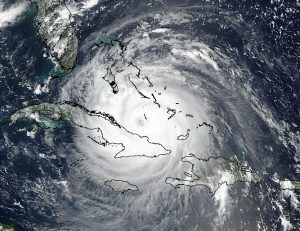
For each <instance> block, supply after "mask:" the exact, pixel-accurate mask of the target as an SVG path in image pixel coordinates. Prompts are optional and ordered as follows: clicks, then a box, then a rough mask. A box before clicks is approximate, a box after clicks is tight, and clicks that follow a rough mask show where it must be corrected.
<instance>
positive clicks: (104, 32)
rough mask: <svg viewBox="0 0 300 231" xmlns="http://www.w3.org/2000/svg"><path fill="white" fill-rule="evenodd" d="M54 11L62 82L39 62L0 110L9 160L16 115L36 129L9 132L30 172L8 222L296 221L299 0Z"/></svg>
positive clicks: (148, 225) (72, 5) (159, 224)
mask: <svg viewBox="0 0 300 231" xmlns="http://www.w3.org/2000/svg"><path fill="white" fill-rule="evenodd" d="M13 6H14V5H13ZM64 7H66V8H67V9H68V12H69V13H68V14H70V15H71V16H72V20H74V23H73V22H72V23H70V25H72V26H73V27H74V28H76V30H75V29H74V30H75V31H76V35H77V37H78V41H79V43H78V56H77V61H76V66H75V67H74V68H73V69H72V70H70V71H68V72H67V73H65V75H64V77H63V78H59V77H60V76H59V75H57V72H55V74H53V72H51V71H50V75H51V73H52V74H53V75H52V76H51V77H49V78H47V80H45V78H44V79H43V80H42V81H40V83H39V84H37V83H32V82H29V83H28V85H29V86H30V87H28V88H29V89H30V92H31V95H32V93H36V94H35V95H34V96H33V99H32V100H28V101H26V102H23V101H21V102H22V103H20V104H19V105H17V106H14V107H13V109H14V110H11V109H10V108H6V109H5V110H6V111H5V110H3V114H5V113H6V114H9V113H10V125H11V126H9V127H3V130H4V132H3V134H4V135H3V140H4V141H3V147H4V148H3V149H1V152H4V150H5V151H8V152H10V153H14V154H11V155H12V157H11V158H12V159H14V158H15V159H18V158H17V157H16V156H18V155H20V154H18V153H20V152H22V151H20V150H19V149H18V148H13V146H14V145H13V143H14V142H15V141H13V140H14V139H17V137H15V136H17V135H15V133H14V132H12V131H14V130H17V129H19V128H18V126H20V125H19V124H18V122H19V121H22V122H24V121H27V123H28V120H29V121H31V122H32V121H33V124H35V126H36V127H38V128H36V127H34V128H35V129H32V125H30V126H31V127H30V129H28V128H26V129H27V131H26V129H25V131H26V134H27V136H28V140H29V141H26V142H29V143H26V142H25V141H20V142H21V144H22V145H24V146H25V147H26V148H25V150H26V152H28V153H29V154H28V158H29V159H28V162H30V163H31V162H35V163H37V164H36V166H35V167H34V168H36V172H38V174H40V175H39V177H33V176H34V174H35V173H31V172H29V173H27V175H28V176H31V177H32V178H33V179H31V180H29V178H28V179H27V178H25V180H24V183H23V186H22V187H21V188H22V192H23V194H24V197H23V199H20V200H21V201H22V202H21V204H23V205H24V207H25V208H26V211H24V213H23V212H22V213H21V214H22V216H24V220H23V223H18V218H17V217H16V218H14V221H15V222H16V224H20V225H21V226H22V227H27V228H25V230H49V229H53V230H102V229H103V230H269V229H270V230H276V229H282V230H293V229H295V230H296V229H298V228H299V227H298V226H299V222H298V220H299V216H300V213H299V211H300V210H299V205H300V203H299V188H300V186H299V185H300V183H299V179H300V175H299V174H300V165H299V158H300V156H299V151H300V149H299V148H300V147H299V144H300V140H299V137H300V134H299V121H300V119H299V117H300V115H299V106H300V105H299V88H300V83H299V57H298V56H299V55H298V53H299V25H300V23H297V22H299V7H300V6H299V2H298V1H289V2H285V1H280V0H278V1H270V2H269V1H268V2H266V1H257V2H254V1H216V2H214V1H94V0H92V1H84V2H80V1H67V2H66V3H65V5H64ZM8 9H9V8H8ZM0 15H1V13H0ZM0 25H1V20H0ZM72 31H73V29H72ZM6 43H7V42H6ZM25 44H26V43H24V46H26V45H25ZM7 49H9V48H7ZM41 49H42V48H41ZM45 52H46V53H47V51H45ZM44 56H45V57H44V58H47V55H46V54H45V55H44ZM15 59H16V58H15V57H13V58H12V60H13V61H12V62H16V60H15ZM49 60H51V62H56V61H55V60H53V59H48V61H49ZM34 64H36V65H38V62H37V61H35V60H31V62H30V64H28V65H34ZM44 65H45V64H44ZM50 69H51V68H50ZM52 69H59V68H58V64H57V63H56V66H55V67H53V66H52ZM56 71H57V70H56ZM0 73H2V72H1V71H0ZM36 75H39V74H36ZM29 76H30V74H29ZM47 77H48V76H47ZM46 95H47V96H46ZM5 97H7V99H10V98H9V97H12V95H10V93H8V94H7V96H5ZM23 98H25V97H23ZM20 99H22V97H21V96H20ZM14 105H15V104H14ZM32 105H33V106H32ZM20 108H21V109H20ZM1 113H2V112H1ZM6 114H5V115H6ZM3 124H4V122H3ZM28 127H29V125H28ZM5 129H6V130H5ZM19 130H20V132H22V131H24V130H22V129H19ZM23 135H24V134H23ZM30 142H31V143H32V144H34V145H30V144H31V143H30ZM49 150H51V151H49ZM40 162H41V164H40ZM3 163H4V162H3ZM39 164H40V165H39ZM25 165H27V164H25ZM46 166H47V167H46ZM12 169H13V170H12V172H13V173H14V174H15V175H16V176H18V175H19V173H18V170H17V168H14V167H12ZM47 171H48V173H47ZM5 174H7V173H5ZM5 174H3V176H2V175H0V176H2V178H7V175H5ZM25 175H26V174H25ZM4 176H5V177H4ZM33 182H34V183H33ZM15 184H16V185H17V186H15V187H16V188H19V186H18V184H19V183H17V181H16V183H15ZM298 184H299V185H298ZM298 187H299V188H298ZM297 188H298V190H297ZM31 192H34V193H35V195H37V196H38V198H40V199H38V200H37V201H35V202H33V199H32V195H31ZM7 198H9V199H7V201H9V200H11V198H10V196H9V194H7ZM0 202H1V200H0ZM30 202H31V203H30ZM16 203H17V202H16ZM0 205H1V204H0ZM4 211H5V209H4ZM38 211H42V212H38ZM33 213H37V214H39V216H41V217H43V219H44V220H43V222H42V223H40V222H39V219H38V218H37V216H35V215H32V214H33ZM5 214H8V216H9V212H5ZM27 214H30V216H29V217H28V215H27ZM20 216H21V215H20ZM50 220H51V221H50ZM29 224H30V225H29Z"/></svg>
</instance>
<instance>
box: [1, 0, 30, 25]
mask: <svg viewBox="0 0 300 231" xmlns="http://www.w3.org/2000/svg"><path fill="white" fill-rule="evenodd" d="M27 5H28V3H27V2H26V1H23V2H17V3H15V4H13V5H12V6H10V7H8V8H4V3H3V2H1V1H0V28H1V27H5V26H7V25H9V24H10V23H14V22H15V21H16V20H17V18H18V16H20V15H21V14H22V13H23V12H24V11H25V9H26V7H27Z"/></svg>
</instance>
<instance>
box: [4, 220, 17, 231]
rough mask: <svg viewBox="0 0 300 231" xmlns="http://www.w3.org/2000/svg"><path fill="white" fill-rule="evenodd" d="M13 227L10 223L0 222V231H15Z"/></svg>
mask: <svg viewBox="0 0 300 231" xmlns="http://www.w3.org/2000/svg"><path fill="white" fill-rule="evenodd" d="M15 230H16V229H15V227H14V226H13V225H11V224H4V223H1V222H0V231H15Z"/></svg>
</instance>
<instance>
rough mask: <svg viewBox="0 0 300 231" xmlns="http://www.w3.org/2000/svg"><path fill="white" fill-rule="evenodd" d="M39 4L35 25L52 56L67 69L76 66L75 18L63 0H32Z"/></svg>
mask: <svg viewBox="0 0 300 231" xmlns="http://www.w3.org/2000/svg"><path fill="white" fill-rule="evenodd" d="M30 1H31V2H32V3H34V4H35V5H36V6H37V16H36V18H35V26H36V28H37V31H38V33H39V35H40V37H41V38H42V40H43V41H44V43H45V44H46V46H47V47H48V48H49V51H50V54H51V56H52V57H53V58H54V59H56V60H57V61H58V63H59V64H60V66H61V67H62V68H64V69H66V70H70V69H72V68H73V67H74V65H75V62H76V57H77V49H78V39H77V36H76V33H75V26H74V19H73V17H72V14H71V13H70V11H69V9H68V8H67V6H66V5H65V2H64V1H63V0H47V1H46V0H30Z"/></svg>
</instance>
